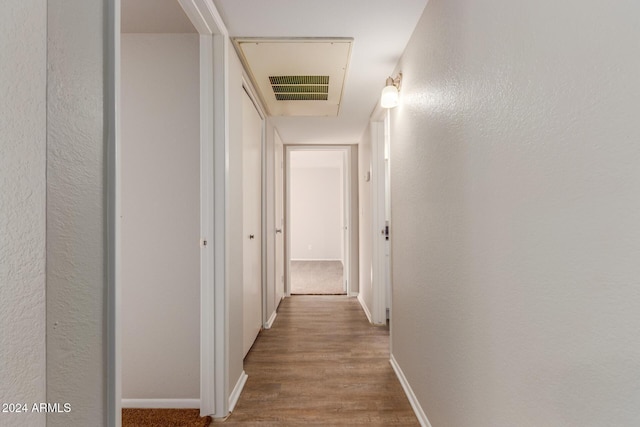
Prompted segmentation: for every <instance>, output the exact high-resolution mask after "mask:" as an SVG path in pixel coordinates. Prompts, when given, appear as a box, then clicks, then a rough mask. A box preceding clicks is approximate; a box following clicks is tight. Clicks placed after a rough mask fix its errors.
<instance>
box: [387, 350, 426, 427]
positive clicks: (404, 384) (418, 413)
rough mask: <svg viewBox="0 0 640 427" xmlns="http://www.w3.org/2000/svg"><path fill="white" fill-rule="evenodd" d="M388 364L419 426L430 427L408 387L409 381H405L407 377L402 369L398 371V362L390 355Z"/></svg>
mask: <svg viewBox="0 0 640 427" xmlns="http://www.w3.org/2000/svg"><path fill="white" fill-rule="evenodd" d="M389 362H390V363H391V367H392V368H393V370H394V371H395V373H396V376H397V377H398V381H400V384H401V385H402V388H403V389H404V393H405V394H406V395H407V399H409V403H410V404H411V407H412V408H413V412H415V414H416V417H417V418H418V422H420V425H421V426H422V427H432V426H431V423H430V422H429V419H428V418H427V415H426V414H425V413H424V411H423V410H422V406H420V403H419V402H418V399H417V398H416V395H415V394H414V393H413V390H412V389H411V386H410V385H409V381H407V377H405V376H404V372H402V369H400V365H398V362H397V361H396V358H395V357H393V354H392V355H391V358H390V359H389Z"/></svg>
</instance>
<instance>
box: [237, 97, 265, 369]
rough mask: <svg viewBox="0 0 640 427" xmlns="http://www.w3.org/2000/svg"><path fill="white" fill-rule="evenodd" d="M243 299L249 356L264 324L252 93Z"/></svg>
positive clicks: (247, 120)
mask: <svg viewBox="0 0 640 427" xmlns="http://www.w3.org/2000/svg"><path fill="white" fill-rule="evenodd" d="M242 127H243V130H242V142H243V150H242V155H243V157H242V169H243V170H242V175H243V178H242V201H243V207H242V212H243V239H244V243H243V245H242V247H243V282H244V283H243V295H244V297H243V299H244V318H243V320H244V328H243V331H244V339H243V350H244V355H245V356H246V355H247V353H248V352H249V349H250V348H251V346H252V345H253V342H254V341H255V339H256V337H257V336H258V332H260V329H261V328H262V118H261V117H260V114H258V110H256V107H255V105H253V102H252V101H251V99H250V98H249V96H248V95H247V94H246V93H244V94H243V102H242Z"/></svg>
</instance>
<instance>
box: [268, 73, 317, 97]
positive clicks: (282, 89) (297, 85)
mask: <svg viewBox="0 0 640 427" xmlns="http://www.w3.org/2000/svg"><path fill="white" fill-rule="evenodd" d="M269 82H270V83H271V88H272V89H273V93H274V95H275V97H276V99H277V100H278V101H326V100H328V99H329V76H269Z"/></svg>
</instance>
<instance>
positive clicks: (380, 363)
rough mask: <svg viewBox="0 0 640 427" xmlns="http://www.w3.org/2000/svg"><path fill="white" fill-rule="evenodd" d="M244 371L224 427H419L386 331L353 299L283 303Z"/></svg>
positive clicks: (316, 298) (298, 299)
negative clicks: (240, 388)
mask: <svg viewBox="0 0 640 427" xmlns="http://www.w3.org/2000/svg"><path fill="white" fill-rule="evenodd" d="M244 369H245V371H246V373H247V374H248V375H249V379H248V380H247V383H246V385H245V388H244V391H243V392H242V395H241V396H240V400H239V402H238V405H237V407H236V408H235V410H234V411H233V413H232V414H231V416H230V417H229V418H228V419H227V421H226V422H224V423H223V424H222V425H227V426H240V425H241V426H250V425H256V426H257V425H260V426H265V425H273V426H276V425H277V426H301V425H316V426H343V425H344V426H352V425H369V426H372V425H378V426H390V425H401V426H414V425H419V424H418V421H417V419H416V417H415V415H414V413H413V410H412V409H411V406H410V404H409V401H408V400H407V398H406V396H405V394H404V392H403V390H402V386H401V385H400V383H399V382H398V380H397V378H396V376H395V373H394V372H393V369H392V367H391V365H390V364H389V330H388V328H386V327H376V326H372V325H371V324H370V323H369V322H368V321H367V318H366V316H365V314H364V312H363V311H362V308H361V307H360V305H359V304H358V301H357V300H356V299H354V298H347V297H343V296H293V297H291V298H286V299H285V300H284V301H283V302H282V304H281V305H280V309H279V311H278V317H277V319H276V321H275V323H274V325H273V328H272V329H269V330H264V331H262V332H261V333H260V335H259V336H258V339H257V340H256V342H255V344H254V346H253V348H252V349H251V351H250V352H249V354H248V355H247V357H246V359H245V365H244Z"/></svg>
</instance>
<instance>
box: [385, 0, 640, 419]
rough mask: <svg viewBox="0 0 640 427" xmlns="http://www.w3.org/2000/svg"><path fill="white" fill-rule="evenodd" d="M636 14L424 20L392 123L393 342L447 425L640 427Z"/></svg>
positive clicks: (473, 14)
mask: <svg viewBox="0 0 640 427" xmlns="http://www.w3.org/2000/svg"><path fill="white" fill-rule="evenodd" d="M639 13H640V6H639V5H638V3H637V2H634V1H621V2H614V3H611V2H608V3H602V2H583V1H577V0H567V1H563V2H557V1H552V0H542V1H536V2H513V1H510V0H494V1H482V2H478V1H473V0H431V1H430V2H429V4H428V5H427V7H426V11H425V14H424V16H423V17H422V19H421V20H420V23H419V25H418V28H417V30H416V31H415V33H414V35H413V37H412V39H411V42H410V43H409V45H408V47H407V50H406V51H405V53H404V56H403V58H402V60H401V62H400V64H399V66H398V70H401V71H402V72H403V74H404V79H403V82H402V93H401V105H400V106H399V107H398V108H397V109H395V110H393V112H392V123H391V125H392V135H391V147H392V148H391V169H392V172H391V175H392V176H391V197H392V214H391V215H392V221H393V224H392V235H391V236H392V250H393V253H392V256H393V319H392V323H391V327H392V339H393V354H394V356H395V358H396V359H397V361H398V363H399V365H400V367H401V368H402V370H403V371H404V374H405V375H406V377H407V378H408V380H409V383H410V385H411V386H412V388H413V390H414V392H415V394H416V396H417V397H418V399H419V402H420V404H421V405H422V408H423V409H424V410H425V412H426V414H427V416H428V417H429V419H430V421H431V424H432V425H433V426H456V427H465V426H473V427H482V426H490V427H501V426H550V427H551V426H558V427H560V426H562V427H569V426H580V427H585V426H593V427H599V426H605V425H607V426H634V425H639V424H640V388H639V387H638V384H640V341H639V340H638V331H639V330H640V315H639V314H638V313H639V312H640V305H639V301H640V279H639V278H640V263H639V262H638V260H639V259H640V227H639V226H638V218H640V198H639V197H638V194H640V168H639V167H638V159H640V144H639V143H638V141H640V122H639V121H638V120H637V114H638V111H640V80H639V79H638V75H640V56H639V55H637V52H638V40H640V26H638V19H637V17H638V14H639Z"/></svg>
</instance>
